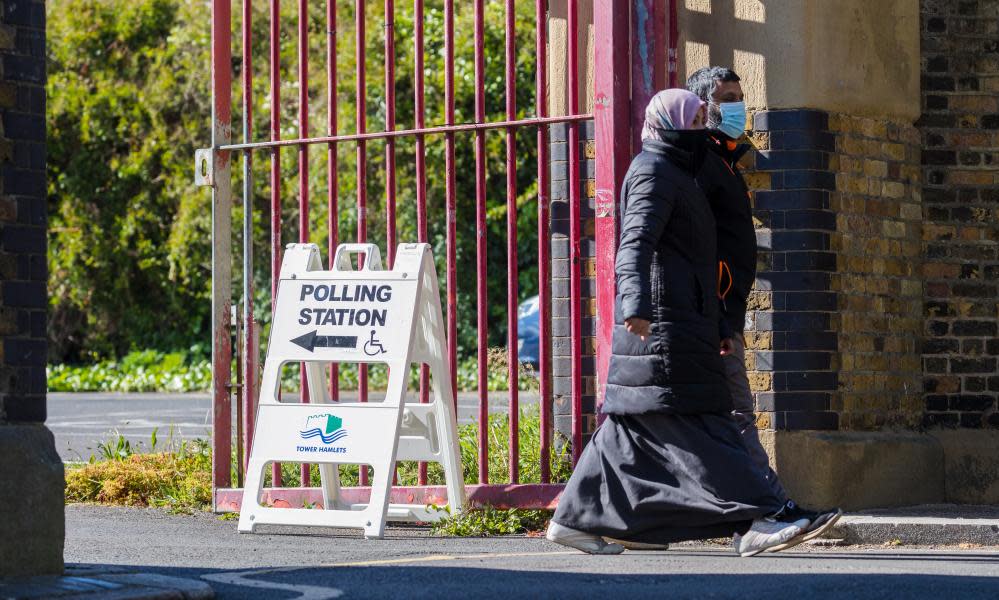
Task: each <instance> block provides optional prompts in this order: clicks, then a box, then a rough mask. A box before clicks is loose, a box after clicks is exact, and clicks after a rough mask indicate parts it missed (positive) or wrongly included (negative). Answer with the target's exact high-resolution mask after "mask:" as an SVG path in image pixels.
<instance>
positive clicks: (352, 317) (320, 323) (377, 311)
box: [291, 281, 392, 357]
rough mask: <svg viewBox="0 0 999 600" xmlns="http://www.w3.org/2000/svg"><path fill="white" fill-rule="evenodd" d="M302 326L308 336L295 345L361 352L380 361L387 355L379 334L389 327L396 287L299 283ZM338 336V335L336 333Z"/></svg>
mask: <svg viewBox="0 0 999 600" xmlns="http://www.w3.org/2000/svg"><path fill="white" fill-rule="evenodd" d="M291 293H293V294H295V295H297V297H298V303H299V304H298V305H299V309H298V324H299V325H300V326H302V327H304V328H305V330H306V331H305V333H303V334H302V335H299V336H297V337H295V338H293V339H292V340H291V341H292V343H294V344H298V345H299V346H301V347H302V348H303V349H305V350H308V351H309V352H314V351H315V350H316V348H340V349H352V350H358V349H360V350H361V351H362V352H363V353H364V354H365V355H367V356H371V357H376V356H379V355H381V354H384V353H385V352H386V349H385V344H384V342H383V340H384V338H385V336H384V335H379V333H380V332H379V330H380V329H384V328H385V327H386V326H387V325H388V324H389V314H390V311H391V308H392V285H391V284H388V283H380V284H379V283H372V284H336V283H322V282H319V281H312V282H309V281H302V282H298V289H297V290H293V291H292V292H291ZM334 332H335V333H334Z"/></svg>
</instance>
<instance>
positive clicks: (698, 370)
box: [603, 132, 732, 414]
mask: <svg viewBox="0 0 999 600" xmlns="http://www.w3.org/2000/svg"><path fill="white" fill-rule="evenodd" d="M668 140H669V141H668V142H658V141H646V142H645V143H644V144H643V147H642V152H641V153H640V154H639V155H638V156H636V157H635V159H634V160H633V161H632V163H631V168H629V169H628V173H627V174H626V175H625V177H624V185H623V186H622V190H621V199H622V201H621V213H620V238H619V239H620V243H619V246H618V252H617V262H616V265H615V272H616V276H617V302H616V303H615V307H614V322H615V323H614V337H613V341H612V345H611V359H610V370H609V373H608V376H607V390H606V396H605V401H604V405H603V412H605V413H607V414H642V413H673V414H699V413H713V412H723V411H731V410H732V400H731V397H730V396H729V392H728V387H727V385H726V383H725V371H724V368H723V366H722V360H721V357H720V355H719V353H718V351H719V343H720V338H719V334H718V320H719V315H718V300H717V291H716V280H717V277H718V275H717V265H718V263H717V260H716V258H715V256H716V248H715V221H714V217H713V216H712V214H711V207H710V205H709V204H708V201H707V199H706V198H705V197H704V195H703V194H702V193H701V191H700V189H699V188H698V187H697V184H696V183H695V182H694V178H693V174H694V173H696V172H697V169H698V167H699V166H700V162H701V160H702V159H703V156H704V155H703V152H704V151H706V146H705V145H704V138H703V137H701V136H698V135H696V134H693V133H690V132H669V138H668ZM631 317H639V318H642V319H646V320H648V321H650V322H651V324H652V325H651V335H650V336H649V337H648V338H647V339H646V340H645V341H642V339H641V338H639V337H638V336H636V335H634V334H631V333H629V332H628V331H627V330H626V329H625V327H624V322H625V320H626V319H628V318H631Z"/></svg>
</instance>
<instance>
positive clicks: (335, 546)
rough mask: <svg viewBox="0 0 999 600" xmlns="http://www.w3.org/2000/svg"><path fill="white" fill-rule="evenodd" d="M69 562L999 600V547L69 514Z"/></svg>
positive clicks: (598, 592)
mask: <svg viewBox="0 0 999 600" xmlns="http://www.w3.org/2000/svg"><path fill="white" fill-rule="evenodd" d="M65 556H66V561H67V563H70V564H74V565H76V566H78V567H80V568H83V569H86V568H87V567H94V568H101V569H106V568H107V565H117V566H119V567H120V568H121V569H122V570H125V571H130V570H135V571H154V572H157V573H161V574H169V575H175V576H180V577H200V578H202V579H203V580H205V581H208V582H210V583H211V585H212V586H213V587H214V588H215V590H216V593H217V595H218V597H219V598H222V599H242V598H276V599H280V598H308V599H309V600H322V599H326V598H400V597H405V598H407V599H415V598H434V599H437V598H442V597H444V598H447V597H461V598H464V597H474V598H476V599H489V598H502V599H510V598H518V599H519V598H556V597H564V598H570V597H571V598H600V599H601V600H607V599H608V598H628V599H631V598H692V599H695V598H696V599H698V600H700V599H703V598H733V599H739V600H745V599H747V598H766V599H768V600H770V599H782V598H789V599H794V600H802V599H804V598H808V599H813V598H819V599H825V598H850V599H868V598H886V599H888V598H890V599H893V600H894V599H897V598H905V599H907V600H908V599H930V600H941V599H942V598H960V599H962V600H972V599H975V600H977V599H983V600H984V599H989V600H995V599H996V598H999V548H992V549H973V550H967V549H960V548H956V547H948V548H936V549H932V548H922V549H899V548H873V549H872V548H852V547H851V548H835V549H816V548H809V549H805V550H800V551H788V552H783V553H780V554H775V555H765V556H764V557H757V558H748V559H745V558H739V557H737V556H736V555H735V554H734V553H733V552H732V551H731V550H730V549H729V548H727V547H723V546H720V545H716V546H710V545H707V546H705V545H683V546H679V547H677V548H674V549H671V550H669V551H666V552H644V553H630V552H629V553H625V554H623V555H620V556H604V557H601V556H587V555H584V554H580V553H577V552H566V551H565V549H564V548H561V547H559V546H555V545H554V544H551V543H549V542H547V541H545V540H544V539H539V538H528V537H509V538H487V539H467V538H465V539H462V538H459V539H453V538H450V539H449V538H435V537H431V536H430V535H429V533H428V531H427V530H426V529H422V528H415V527H411V528H395V529H390V531H389V535H388V536H387V537H386V539H384V540H371V541H365V540H363V539H361V538H360V536H359V534H358V533H355V532H349V531H343V530H305V529H295V528H287V527H272V528H268V529H266V530H265V531H264V532H263V533H258V534H253V535H240V534H238V533H236V523H235V522H233V521H219V520H218V519H217V518H215V517H214V516H212V515H206V514H198V515H194V516H183V515H168V514H166V513H164V512H162V511H158V510H142V509H120V508H106V507H92V506H79V505H74V506H68V507H67V508H66V551H65Z"/></svg>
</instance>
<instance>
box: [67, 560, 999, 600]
mask: <svg viewBox="0 0 999 600" xmlns="http://www.w3.org/2000/svg"><path fill="white" fill-rule="evenodd" d="M663 557H664V560H663V565H662V569H663V571H668V569H669V568H670V566H671V565H670V562H669V559H668V554H664V555H663ZM622 558H623V557H622ZM622 558H618V557H610V558H608V557H592V558H591V559H589V560H586V561H585V562H584V563H581V564H579V563H577V564H576V565H575V568H582V569H585V571H583V572H561V571H556V570H512V569H503V568H500V569H492V568H468V567H457V566H456V567H449V566H441V565H432V564H423V565H415V566H414V565H398V566H354V567H351V566H345V567H275V568H271V569H268V568H262V569H248V570H236V571H223V570H217V569H190V568H171V567H142V566H139V567H136V566H127V567H109V566H106V565H101V566H97V565H77V566H81V567H85V568H86V567H92V568H97V569H121V570H125V571H129V572H136V571H141V572H155V573H159V574H162V575H170V576H174V577H187V578H199V579H201V580H202V581H207V582H208V583H210V584H211V585H212V587H213V588H214V589H215V592H216V594H217V596H216V597H217V598H220V599H223V600H230V599H231V600H235V599H244V598H269V599H275V600H281V599H285V598H287V599H289V600H290V599H293V598H308V599H309V600H324V599H326V598H329V599H333V598H406V599H407V600H413V599H421V598H427V599H431V598H432V599H434V600H439V599H440V598H442V597H458V598H465V597H474V598H476V599H477V600H484V599H490V598H496V599H504V600H506V599H509V598H517V599H518V600H519V599H521V598H599V599H600V600H608V599H610V600H614V599H615V598H620V599H622V600H623V599H625V598H627V599H629V600H630V599H632V598H671V599H672V598H681V599H682V598H691V599H697V600H701V599H704V598H712V599H728V598H731V599H738V600H745V599H747V598H767V599H768V600H772V599H781V598H789V599H792V598H793V599H795V600H801V599H804V598H808V599H826V598H837V599H838V598H850V599H861V600H862V599H867V598H871V599H874V598H892V599H896V598H905V599H927V600H929V599H932V600H940V599H941V598H961V599H962V600H978V599H981V600H986V599H987V600H995V599H996V598H999V577H981V576H960V575H948V574H936V575H934V574H899V573H893V574H870V573H809V574H800V573H799V574H786V573H772V572H770V573H768V572H763V571H772V570H773V563H770V564H767V563H765V562H763V561H760V570H761V572H760V573H751V574H745V573H743V574H732V573H729V574H717V573H700V574H694V573H669V572H661V573H645V574H620V573H619V572H617V571H618V569H619V568H620V567H622V566H624V565H623V563H621V562H620V561H621V560H622ZM853 558H856V557H855V556H854V557H853ZM898 558H904V556H899V557H898ZM674 566H675V565H674Z"/></svg>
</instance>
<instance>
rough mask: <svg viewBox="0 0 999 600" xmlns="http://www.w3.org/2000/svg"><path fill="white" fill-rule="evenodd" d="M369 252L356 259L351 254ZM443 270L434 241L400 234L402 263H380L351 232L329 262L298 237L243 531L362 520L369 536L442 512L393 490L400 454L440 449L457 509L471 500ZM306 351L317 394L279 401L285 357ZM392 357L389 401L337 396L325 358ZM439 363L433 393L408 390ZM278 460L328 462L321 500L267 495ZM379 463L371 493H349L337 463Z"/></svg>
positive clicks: (285, 282) (283, 285) (284, 267)
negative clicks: (417, 396) (404, 240)
mask: <svg viewBox="0 0 999 600" xmlns="http://www.w3.org/2000/svg"><path fill="white" fill-rule="evenodd" d="M355 254H360V255H363V266H362V267H361V268H360V269H354V267H353V263H352V256H353V255H355ZM446 349H447V344H446V342H445V338H444V319H443V314H442V311H441V301H440V292H439V288H438V284H437V272H436V269H435V267H434V261H433V256H432V253H431V250H430V245H429V244H400V245H399V247H398V251H397V252H396V260H395V266H394V268H393V269H392V270H391V271H383V270H382V269H381V257H380V253H379V251H378V247H377V246H375V245H374V244H342V245H340V246H339V247H338V248H337V250H336V254H335V255H334V258H333V260H332V265H331V269H330V270H324V269H323V268H322V262H321V259H320V254H319V247H318V246H317V245H315V244H289V245H288V247H287V249H286V251H285V254H284V259H283V261H282V264H281V276H280V281H279V283H278V293H277V301H276V303H275V309H274V321H273V325H272V328H271V335H270V341H269V342H268V345H267V357H266V359H265V361H264V373H263V380H262V383H261V387H260V404H259V406H258V408H257V415H256V436H255V439H254V441H253V447H252V448H251V450H250V458H249V464H248V467H247V474H246V483H245V487H244V493H243V500H242V507H241V508H240V515H239V531H240V532H242V533H252V532H253V531H254V529H255V528H256V526H257V525H261V524H273V525H295V526H317V527H357V528H361V529H363V530H364V536H365V537H366V538H380V537H382V536H383V535H384V531H385V523H386V521H387V520H409V521H413V520H416V521H434V520H437V519H439V518H441V517H442V516H443V515H444V514H446V513H444V512H443V511H435V510H430V509H429V507H427V506H423V505H415V504H392V503H390V502H389V494H390V492H391V485H392V477H393V474H394V473H395V464H396V461H399V460H405V461H434V462H439V463H441V464H442V466H443V467H444V475H445V480H446V486H447V493H448V503H449V505H450V507H449V509H450V512H451V513H457V512H460V511H461V510H462V509H463V508H464V507H465V504H466V496H465V488H464V484H463V483H464V482H463V478H462V467H461V456H460V453H459V449H458V433H457V420H456V415H455V408H454V405H453V404H452V398H453V391H452V390H451V374H450V370H449V366H448V362H447V359H446ZM297 362H301V363H304V365H305V374H306V378H307V381H308V385H309V391H310V395H311V403H310V404H301V403H297V402H296V403H290V402H281V401H280V399H279V392H280V389H279V386H280V385H281V369H282V367H283V366H284V365H285V364H288V363H297ZM331 363H384V364H386V365H388V370H389V379H388V388H387V390H386V393H385V399H384V401H383V402H366V403H360V402H332V400H331V398H330V392H329V387H328V386H329V383H328V381H327V377H326V374H325V367H326V366H328V365H329V364H331ZM414 364H416V365H420V364H426V365H427V366H428V367H429V370H430V381H431V394H430V402H428V403H426V404H422V403H419V402H416V403H413V402H407V401H406V398H407V391H408V390H407V387H408V386H407V382H408V379H409V374H410V369H411V368H412V365H414ZM271 462H295V463H310V464H318V465H319V474H320V482H321V486H322V498H323V506H322V509H309V508H274V507H270V506H264V505H262V504H261V503H260V498H261V494H262V493H263V481H264V470H265V468H266V467H267V466H268V465H269V464H270V463H271ZM341 464H357V465H370V466H371V467H373V468H374V476H373V478H372V482H371V496H370V499H369V502H368V503H367V504H353V505H348V504H346V503H345V502H344V501H343V499H342V497H341V494H340V477H339V471H338V466H337V465H341Z"/></svg>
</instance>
